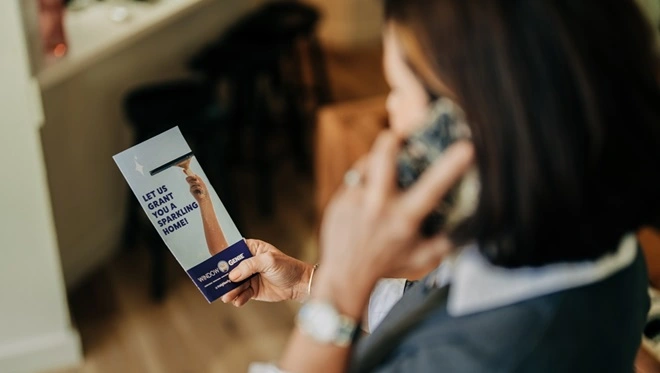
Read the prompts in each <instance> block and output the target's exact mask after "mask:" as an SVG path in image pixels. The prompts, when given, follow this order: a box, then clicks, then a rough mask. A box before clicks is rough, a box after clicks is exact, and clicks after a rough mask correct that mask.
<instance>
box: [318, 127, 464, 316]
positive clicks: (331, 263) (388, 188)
mask: <svg viewBox="0 0 660 373" xmlns="http://www.w3.org/2000/svg"><path fill="white" fill-rule="evenodd" d="M398 151H399V142H398V140H397V139H396V138H395V136H394V135H392V134H391V133H387V132H386V133H384V134H382V135H381V136H379V138H378V139H377V140H376V143H375V145H374V147H373V150H372V151H371V153H370V155H369V158H368V161H367V164H366V167H365V168H366V172H365V175H364V176H363V179H364V180H363V181H362V183H360V184H359V185H356V186H348V187H344V188H343V189H342V190H340V191H339V192H338V193H337V195H336V196H335V198H334V199H333V200H332V201H331V202H330V205H329V206H328V209H327V210H326V214H325V216H324V221H323V224H322V227H321V249H322V256H321V263H322V265H321V267H320V268H319V274H318V277H317V279H315V281H314V282H315V284H314V289H313V290H312V294H314V295H318V296H320V297H329V298H330V299H331V300H333V301H335V302H336V303H337V305H338V307H339V308H340V309H342V311H343V312H345V313H347V314H348V315H351V316H354V317H356V318H359V316H360V315H361V313H362V311H363V310H364V307H365V306H366V302H367V301H368V298H369V293H370V292H371V290H372V289H373V286H374V285H375V283H376V281H377V280H378V279H380V278H382V277H386V276H390V275H392V274H398V273H428V272H429V271H431V270H432V269H433V268H435V267H437V265H438V264H439V262H440V261H441V260H442V258H443V257H444V256H445V255H446V254H447V253H448V252H449V251H450V249H451V248H452V244H451V243H450V241H449V240H448V238H447V237H446V236H445V235H443V234H439V235H437V236H435V237H433V238H430V239H427V238H423V237H422V236H421V235H420V234H419V231H420V225H421V223H422V221H423V219H424V218H425V217H426V216H427V215H428V214H429V213H430V212H431V211H432V210H433V209H434V208H435V206H437V204H438V202H439V201H440V200H441V199H442V198H443V197H444V195H445V194H446V193H447V192H448V191H449V190H450V188H451V187H452V186H453V185H454V184H455V183H456V182H457V181H458V180H459V179H460V177H461V176H462V175H463V174H464V173H465V172H466V171H467V170H468V169H469V167H470V165H471V163H472V160H473V152H474V150H473V147H472V145H471V144H469V143H467V142H460V143H457V144H455V145H453V146H451V147H450V148H449V149H447V151H446V152H445V153H444V154H443V156H442V158H441V159H439V160H438V161H436V162H435V163H434V164H433V165H432V166H431V167H430V168H429V169H428V170H427V171H426V172H425V173H424V174H423V175H422V177H421V178H420V179H419V180H418V181H417V182H416V183H415V184H414V185H413V186H412V187H410V188H409V189H408V190H407V191H405V192H401V191H399V190H398V188H397V187H396V183H395V177H396V155H397V153H398Z"/></svg>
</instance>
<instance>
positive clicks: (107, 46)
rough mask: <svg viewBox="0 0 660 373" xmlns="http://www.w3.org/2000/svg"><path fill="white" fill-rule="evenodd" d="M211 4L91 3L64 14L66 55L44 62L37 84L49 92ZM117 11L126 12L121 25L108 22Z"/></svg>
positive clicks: (176, 0) (168, 0)
mask: <svg viewBox="0 0 660 373" xmlns="http://www.w3.org/2000/svg"><path fill="white" fill-rule="evenodd" d="M213 1H214V0H158V1H149V2H136V1H121V2H117V1H104V2H93V3H92V4H91V5H90V6H88V7H86V8H84V9H81V10H67V11H66V12H65V19H64V27H65V30H66V37H67V42H68V51H67V54H66V56H64V57H62V58H51V59H48V60H47V61H45V63H44V66H43V67H42V69H41V71H40V72H39V74H38V79H39V83H40V85H41V87H42V88H44V89H47V88H50V87H51V86H53V85H55V84H58V83H60V82H62V81H64V80H66V79H67V78H69V77H71V76H72V75H74V74H76V73H77V72H79V71H81V70H84V69H86V68H88V67H90V66H91V65H93V64H95V63H97V62H99V61H100V60H102V59H104V58H107V57H108V56H110V55H112V54H114V53H117V52H118V51H121V50H122V49H124V48H126V47H128V46H130V45H131V44H133V43H137V42H139V40H141V39H143V38H144V37H146V36H148V35H150V34H153V33H156V32H158V31H159V30H162V29H164V28H166V27H168V25H170V24H172V23H173V22H175V21H176V20H178V19H181V18H184V17H185V16H186V15H189V14H193V13H194V12H195V11H197V10H199V9H201V8H203V7H204V6H208V5H209V3H212V2H213ZM216 1H217V0H216ZM119 7H122V8H124V9H126V10H127V13H128V18H127V19H126V21H124V22H116V21H113V20H112V19H111V14H112V13H113V10H116V9H117V8H119Z"/></svg>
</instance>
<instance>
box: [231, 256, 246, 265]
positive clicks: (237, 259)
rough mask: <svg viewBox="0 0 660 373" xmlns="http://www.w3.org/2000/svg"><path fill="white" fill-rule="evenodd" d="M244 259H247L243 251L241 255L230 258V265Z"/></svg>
mask: <svg viewBox="0 0 660 373" xmlns="http://www.w3.org/2000/svg"><path fill="white" fill-rule="evenodd" d="M243 259H245V256H244V255H243V253H241V254H239V255H236V256H235V257H233V258H231V259H229V265H230V266H233V265H234V264H236V263H237V262H238V261H239V260H243Z"/></svg>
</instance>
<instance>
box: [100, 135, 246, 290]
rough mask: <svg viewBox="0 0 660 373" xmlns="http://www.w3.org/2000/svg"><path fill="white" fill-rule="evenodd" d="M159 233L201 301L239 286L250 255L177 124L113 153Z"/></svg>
mask: <svg viewBox="0 0 660 373" xmlns="http://www.w3.org/2000/svg"><path fill="white" fill-rule="evenodd" d="M112 158H113V159H114V161H115V163H116V164H117V166H118V167H119V170H120V171H121V173H122V175H123V176H124V178H125V179H126V182H128V185H129V186H130V188H131V190H132V191H133V193H134V194H135V197H136V198H137V199H138V201H139V203H140V206H142V208H143V209H144V211H145V213H146V215H147V217H148V218H149V220H150V221H151V223H152V224H153V225H154V228H156V230H157V231H158V234H159V235H160V237H161V238H162V239H163V241H165V244H166V245H167V247H168V248H169V250H170V251H171V252H172V254H173V255H174V257H175V258H176V259H177V261H178V262H179V264H180V265H181V266H182V267H183V269H184V270H185V271H186V272H187V273H188V276H189V277H190V279H191V280H192V281H193V282H194V283H195V285H196V286H197V288H198V289H199V290H200V291H201V292H202V294H203V295H204V297H206V300H207V301H209V302H213V301H214V300H216V299H218V298H220V297H221V296H222V295H224V294H225V293H227V292H228V291H230V290H232V289H234V288H236V287H237V286H239V285H241V284H242V283H243V282H245V280H244V281H241V282H232V281H230V280H229V272H230V271H231V270H232V269H234V268H235V267H236V266H237V265H238V264H239V263H240V262H241V261H243V260H245V259H247V258H249V257H251V256H252V254H251V253H250V250H249V249H248V247H247V245H246V243H245V240H244V239H243V237H242V236H241V234H240V232H239V231H238V229H237V228H236V225H235V224H234V222H233V221H232V219H231V216H229V214H228V213H227V210H226V209H225V207H224V205H223V204H222V201H220V198H218V196H217V194H216V193H215V190H213V187H212V186H211V185H210V184H207V181H208V178H207V177H206V175H205V174H204V171H203V170H202V168H201V167H200V165H199V163H198V162H197V159H196V158H195V156H194V154H193V153H192V151H191V150H190V147H189V146H188V143H187V142H186V140H185V138H184V137H183V135H182V134H181V131H180V130H179V128H178V127H174V128H172V129H170V130H168V131H166V132H163V133H162V134H160V135H158V136H155V137H153V138H151V139H149V140H147V141H144V142H142V143H140V144H138V145H135V146H133V147H132V148H130V149H127V150H125V151H123V152H121V153H119V154H116V155H115V156H113V157H112Z"/></svg>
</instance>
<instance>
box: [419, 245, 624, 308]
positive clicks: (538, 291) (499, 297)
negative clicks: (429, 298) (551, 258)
mask: <svg viewBox="0 0 660 373" xmlns="http://www.w3.org/2000/svg"><path fill="white" fill-rule="evenodd" d="M636 256H637V241H636V239H635V235H634V234H628V235H626V236H624V237H623V239H622V240H621V243H620V244H619V247H618V249H617V250H616V251H615V252H613V253H610V254H606V255H604V256H602V257H601V258H599V259H597V260H593V261H581V262H570V263H568V262H567V263H553V264H548V265H545V266H542V267H522V268H513V269H511V268H503V267H498V266H495V265H493V264H491V263H490V262H489V261H488V260H487V259H486V258H485V257H484V256H483V255H482V254H481V252H480V251H479V250H478V248H477V246H476V245H470V246H467V247H465V248H464V249H463V250H462V251H461V252H460V253H459V254H457V255H456V256H454V257H452V258H448V259H447V260H445V262H443V264H442V265H441V266H440V268H438V270H437V272H436V274H435V276H431V278H430V279H431V281H433V282H434V283H435V285H436V286H443V285H446V284H447V283H449V282H451V288H450V290H449V298H448V303H447V311H448V313H449V314H450V315H452V316H463V315H467V314H471V313H476V312H480V311H487V310H490V309H494V308H498V307H503V306H508V305H511V304H514V303H518V302H521V301H524V300H528V299H531V298H536V297H539V296H542V295H547V294H551V293H555V292H559V291H562V290H568V289H571V288H576V287H580V286H584V285H589V284H592V283H595V282H598V281H601V280H603V279H605V278H607V277H609V276H612V275H613V274H615V273H617V272H618V271H620V270H622V269H623V268H625V267H627V266H629V265H630V264H631V263H632V262H633V261H634V260H635V257H636Z"/></svg>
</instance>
